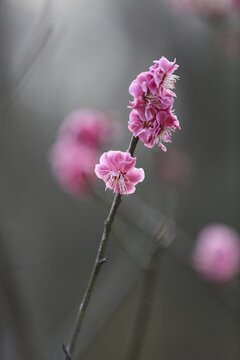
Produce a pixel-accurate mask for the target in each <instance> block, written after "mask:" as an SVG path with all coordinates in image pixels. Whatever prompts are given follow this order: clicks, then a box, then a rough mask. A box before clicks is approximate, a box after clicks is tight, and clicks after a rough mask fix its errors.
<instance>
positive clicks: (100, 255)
mask: <svg viewBox="0 0 240 360" xmlns="http://www.w3.org/2000/svg"><path fill="white" fill-rule="evenodd" d="M137 143H138V138H137V137H136V138H135V137H134V136H133V137H132V139H131V141H130V144H129V147H128V149H127V151H128V152H129V153H130V155H131V156H133V154H134V151H135V149H136V146H137ZM121 198H122V196H121V194H115V196H114V199H113V202H112V205H111V208H110V211H109V214H108V217H107V219H106V220H105V221H104V228H103V234H102V238H101V241H100V244H99V248H98V252H97V257H96V260H95V263H94V266H93V269H92V273H91V276H90V279H89V281H88V285H87V288H86V290H85V293H84V295H83V298H82V301H81V303H80V306H79V310H78V314H77V317H76V320H75V324H74V327H73V331H72V335H71V337H70V339H69V342H68V345H67V346H65V345H64V344H62V349H63V352H64V354H65V357H64V359H65V360H71V359H72V357H73V352H74V349H75V346H76V342H77V339H78V335H79V332H80V329H81V325H82V321H83V318H84V315H85V313H86V310H87V306H88V303H89V301H90V298H91V294H92V291H93V288H94V284H95V282H96V279H97V276H98V274H99V271H100V268H101V266H102V265H103V264H104V263H105V262H107V260H108V258H106V257H105V251H106V247H107V240H108V238H109V235H110V232H111V228H112V224H113V221H114V218H115V215H116V212H117V209H118V207H119V205H120V203H121Z"/></svg>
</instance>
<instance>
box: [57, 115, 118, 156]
mask: <svg viewBox="0 0 240 360" xmlns="http://www.w3.org/2000/svg"><path fill="white" fill-rule="evenodd" d="M112 118H113V117H111V118H110V117H109V116H107V115H106V114H104V113H102V112H100V111H97V110H93V109H80V110H76V111H74V112H72V113H71V114H70V115H69V116H68V117H67V118H66V119H65V120H64V122H63V124H62V126H61V128H60V131H59V137H60V138H62V137H64V138H67V137H68V138H70V139H71V141H74V142H77V143H78V144H80V145H82V146H89V147H91V148H96V149H99V148H101V146H103V145H104V144H106V143H108V142H109V138H110V137H112V134H113V132H114V127H115V126H116V121H115V120H112Z"/></svg>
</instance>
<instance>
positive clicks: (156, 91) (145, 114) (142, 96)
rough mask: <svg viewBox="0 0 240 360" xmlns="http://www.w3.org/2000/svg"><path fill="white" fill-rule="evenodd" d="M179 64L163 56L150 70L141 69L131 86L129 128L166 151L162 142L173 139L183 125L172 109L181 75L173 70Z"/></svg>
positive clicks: (150, 145) (145, 140)
mask: <svg viewBox="0 0 240 360" xmlns="http://www.w3.org/2000/svg"><path fill="white" fill-rule="evenodd" d="M178 67H179V66H178V65H177V64H176V61H175V60H174V61H173V62H171V61H169V60H167V59H166V58H165V57H164V56H163V57H161V58H160V60H158V61H155V62H154V65H152V66H151V67H150V68H149V71H146V72H142V73H140V74H139V75H138V76H137V78H136V79H135V80H133V81H132V83H131V85H130V87H129V93H130V94H131V95H132V96H133V97H134V99H133V101H131V102H130V108H131V109H132V111H131V113H130V115H129V122H128V128H129V130H130V131H132V133H133V135H134V136H135V137H136V136H138V137H139V139H140V140H141V141H143V142H144V144H145V146H147V147H149V148H152V147H153V146H154V145H156V144H158V145H159V146H160V147H161V148H162V150H163V151H166V150H167V149H166V146H165V145H164V144H163V143H164V142H165V143H166V142H171V133H172V132H174V131H175V130H176V129H180V125H179V121H178V118H177V116H176V115H175V114H174V112H173V103H174V97H175V96H176V95H175V93H174V92H173V90H174V88H175V82H176V80H178V79H179V77H178V76H177V75H175V74H174V71H175V70H177V69H178Z"/></svg>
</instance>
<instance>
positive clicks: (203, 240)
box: [192, 224, 240, 283]
mask: <svg viewBox="0 0 240 360" xmlns="http://www.w3.org/2000/svg"><path fill="white" fill-rule="evenodd" d="M192 261H193V267H194V268H195V269H196V270H197V271H198V272H199V273H201V274H202V275H203V276H204V277H205V278H206V279H207V280H209V281H212V282H216V283H225V282H227V281H229V280H231V279H232V278H233V277H234V276H235V275H236V274H237V273H238V272H239V269H240V238H239V235H238V234H237V233H236V231H235V230H233V229H232V228H230V227H228V226H226V225H220V224H213V225H209V226H207V227H205V228H204V229H203V230H202V231H201V232H200V234H199V236H198V238H197V243H196V247H195V249H194V251H193V256H192Z"/></svg>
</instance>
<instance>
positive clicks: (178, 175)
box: [156, 148, 192, 187]
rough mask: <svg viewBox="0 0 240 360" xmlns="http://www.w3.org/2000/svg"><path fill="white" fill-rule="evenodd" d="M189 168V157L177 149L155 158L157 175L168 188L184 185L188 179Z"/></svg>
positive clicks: (190, 165)
mask: <svg viewBox="0 0 240 360" xmlns="http://www.w3.org/2000/svg"><path fill="white" fill-rule="evenodd" d="M160 155H162V154H160ZM191 168H192V162H191V159H190V157H189V156H188V155H187V154H186V153H185V152H183V151H182V150H180V149H177V148H171V149H170V150H169V152H167V154H166V155H164V156H158V157H157V158H156V170H157V175H158V177H159V178H160V179H161V180H162V181H163V182H164V183H165V184H166V185H168V186H174V187H177V186H182V185H185V184H186V182H187V181H188V180H189V178H190V173H191Z"/></svg>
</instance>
